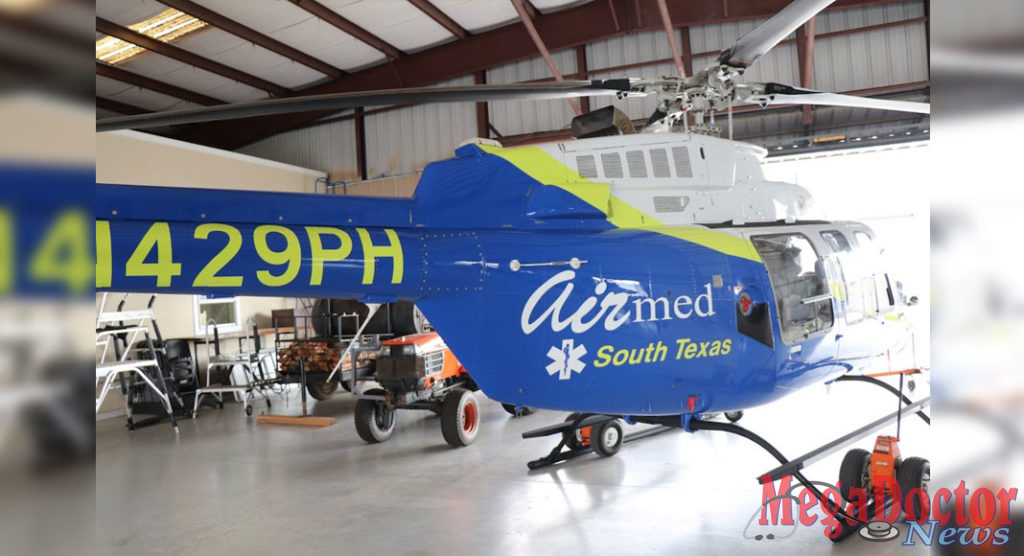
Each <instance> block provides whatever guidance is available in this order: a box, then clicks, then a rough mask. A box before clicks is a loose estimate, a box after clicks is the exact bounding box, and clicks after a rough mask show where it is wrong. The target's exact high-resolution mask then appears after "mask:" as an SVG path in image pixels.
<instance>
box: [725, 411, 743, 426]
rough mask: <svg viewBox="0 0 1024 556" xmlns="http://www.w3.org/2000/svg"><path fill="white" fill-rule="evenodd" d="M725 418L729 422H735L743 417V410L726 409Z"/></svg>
mask: <svg viewBox="0 0 1024 556" xmlns="http://www.w3.org/2000/svg"><path fill="white" fill-rule="evenodd" d="M725 418H726V419H728V420H729V422H730V423H735V422H737V421H739V420H740V419H742V418H743V412H742V411H726V412H725Z"/></svg>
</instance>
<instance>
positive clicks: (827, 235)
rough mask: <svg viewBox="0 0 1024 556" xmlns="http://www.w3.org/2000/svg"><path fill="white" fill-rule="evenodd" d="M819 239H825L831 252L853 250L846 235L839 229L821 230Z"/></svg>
mask: <svg viewBox="0 0 1024 556" xmlns="http://www.w3.org/2000/svg"><path fill="white" fill-rule="evenodd" d="M821 239H823V240H825V243H827V244H828V246H829V247H830V248H831V249H832V252H833V253H849V252H850V251H852V250H853V249H852V248H851V247H850V242H849V241H847V239H846V236H844V235H843V234H842V232H840V231H839V230H825V231H823V232H821Z"/></svg>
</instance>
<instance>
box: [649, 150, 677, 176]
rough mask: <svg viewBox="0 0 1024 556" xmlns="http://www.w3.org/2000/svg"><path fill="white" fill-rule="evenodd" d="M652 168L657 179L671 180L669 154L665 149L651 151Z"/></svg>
mask: <svg viewBox="0 0 1024 556" xmlns="http://www.w3.org/2000/svg"><path fill="white" fill-rule="evenodd" d="M651 166H652V169H653V170H654V177H656V178H671V177H672V173H671V172H670V171H669V169H668V152H667V151H665V149H651Z"/></svg>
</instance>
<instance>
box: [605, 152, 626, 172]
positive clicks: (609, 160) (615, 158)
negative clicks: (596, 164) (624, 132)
mask: <svg viewBox="0 0 1024 556" xmlns="http://www.w3.org/2000/svg"><path fill="white" fill-rule="evenodd" d="M601 167H602V169H603V170H604V177H606V178H621V177H622V158H621V157H620V156H619V153H602V154H601Z"/></svg>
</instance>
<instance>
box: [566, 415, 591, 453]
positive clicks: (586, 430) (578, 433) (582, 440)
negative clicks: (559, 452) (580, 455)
mask: <svg viewBox="0 0 1024 556" xmlns="http://www.w3.org/2000/svg"><path fill="white" fill-rule="evenodd" d="M586 416H587V415H586V414H585V413H570V414H569V415H567V416H566V418H565V422H566V423H569V422H572V421H577V420H583V418H584V417H586ZM592 428H593V427H582V428H576V427H573V428H572V429H569V430H567V431H565V432H563V433H562V442H564V443H565V447H566V448H568V449H569V450H578V449H580V448H583V447H586V446H590V429H592Z"/></svg>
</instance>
